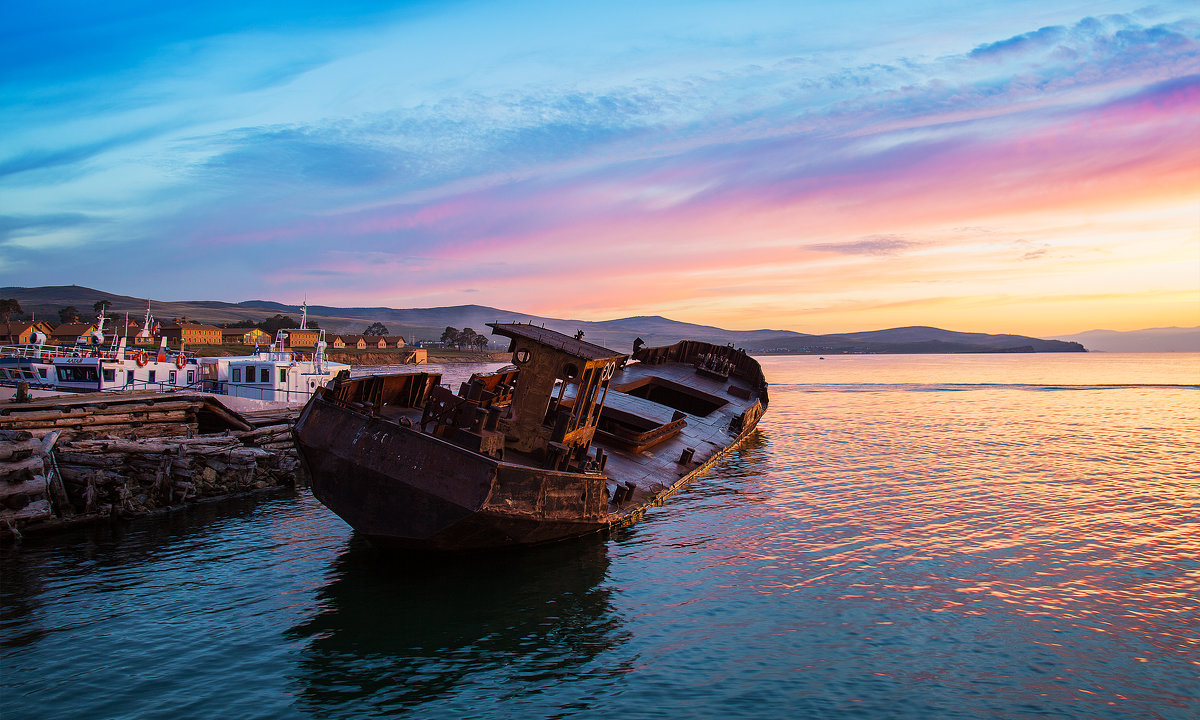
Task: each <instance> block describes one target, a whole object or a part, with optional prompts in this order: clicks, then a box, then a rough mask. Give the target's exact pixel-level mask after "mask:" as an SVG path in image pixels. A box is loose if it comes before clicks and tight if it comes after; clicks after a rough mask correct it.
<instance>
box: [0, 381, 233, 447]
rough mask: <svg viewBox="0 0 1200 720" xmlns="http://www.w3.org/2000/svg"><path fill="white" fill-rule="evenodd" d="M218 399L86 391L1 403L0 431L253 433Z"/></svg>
mask: <svg viewBox="0 0 1200 720" xmlns="http://www.w3.org/2000/svg"><path fill="white" fill-rule="evenodd" d="M251 427H252V426H251V425H249V424H248V423H246V422H245V421H244V420H243V419H242V418H241V417H239V416H238V414H237V413H234V412H232V411H230V410H228V409H227V408H225V406H223V405H221V403H220V402H219V401H217V400H216V399H215V398H213V397H211V396H208V395H202V394H198V393H156V392H134V393H84V394H79V395H74V396H58V397H50V398H41V399H38V400H34V401H32V402H27V403H8V404H5V405H0V430H24V431H26V432H28V433H30V434H31V435H33V436H34V437H43V436H45V435H47V434H49V433H52V432H58V433H60V435H61V436H62V438H63V439H64V440H65V439H73V438H77V437H78V438H89V437H111V436H114V435H119V436H120V437H123V438H127V439H137V438H148V437H168V436H176V435H196V434H200V433H204V432H211V431H213V430H222V429H225V428H233V429H239V430H248V429H251Z"/></svg>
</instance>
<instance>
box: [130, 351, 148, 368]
mask: <svg viewBox="0 0 1200 720" xmlns="http://www.w3.org/2000/svg"><path fill="white" fill-rule="evenodd" d="M133 359H134V361H136V362H137V366H138V367H146V363H148V362H150V353H148V352H146V351H145V350H143V351H141V352H140V353H138V354H137V355H134V356H133Z"/></svg>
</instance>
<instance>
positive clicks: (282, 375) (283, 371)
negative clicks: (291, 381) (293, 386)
mask: <svg viewBox="0 0 1200 720" xmlns="http://www.w3.org/2000/svg"><path fill="white" fill-rule="evenodd" d="M279 382H281V383H285V382H287V368H279Z"/></svg>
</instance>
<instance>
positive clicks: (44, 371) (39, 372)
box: [38, 368, 46, 380]
mask: <svg viewBox="0 0 1200 720" xmlns="http://www.w3.org/2000/svg"><path fill="white" fill-rule="evenodd" d="M38 375H41V376H42V379H43V380H45V379H46V368H38Z"/></svg>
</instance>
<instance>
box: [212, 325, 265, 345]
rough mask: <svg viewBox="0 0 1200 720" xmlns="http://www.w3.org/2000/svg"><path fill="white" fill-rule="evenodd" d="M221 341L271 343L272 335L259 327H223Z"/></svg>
mask: <svg viewBox="0 0 1200 720" xmlns="http://www.w3.org/2000/svg"><path fill="white" fill-rule="evenodd" d="M221 342H222V343H224V344H226V345H238V344H241V345H270V344H271V336H270V335H268V334H267V333H265V332H263V331H262V330H259V329H258V328H221Z"/></svg>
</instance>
